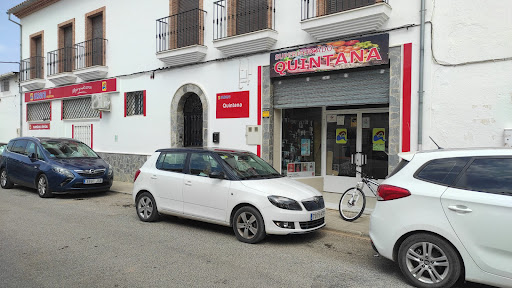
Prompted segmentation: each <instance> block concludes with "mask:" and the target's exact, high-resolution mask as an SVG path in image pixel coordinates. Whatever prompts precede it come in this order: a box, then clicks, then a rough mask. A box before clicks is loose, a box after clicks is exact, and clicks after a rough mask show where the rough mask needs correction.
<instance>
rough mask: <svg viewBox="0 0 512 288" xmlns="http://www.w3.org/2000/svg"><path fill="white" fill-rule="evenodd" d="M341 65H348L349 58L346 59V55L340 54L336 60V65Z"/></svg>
mask: <svg viewBox="0 0 512 288" xmlns="http://www.w3.org/2000/svg"><path fill="white" fill-rule="evenodd" d="M340 63H345V64H346V63H347V57H345V53H343V52H342V53H340V54H338V58H336V64H335V65H339V64H340Z"/></svg>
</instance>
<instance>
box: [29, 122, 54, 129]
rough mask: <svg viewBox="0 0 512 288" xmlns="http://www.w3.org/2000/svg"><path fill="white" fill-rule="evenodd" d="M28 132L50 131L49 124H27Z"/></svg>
mask: <svg viewBox="0 0 512 288" xmlns="http://www.w3.org/2000/svg"><path fill="white" fill-rule="evenodd" d="M28 130H50V123H40V124H28Z"/></svg>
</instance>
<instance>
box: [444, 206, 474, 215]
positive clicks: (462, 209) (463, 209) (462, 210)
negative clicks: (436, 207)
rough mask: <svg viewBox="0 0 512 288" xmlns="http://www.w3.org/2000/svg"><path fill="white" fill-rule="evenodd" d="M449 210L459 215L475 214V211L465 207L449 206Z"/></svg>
mask: <svg viewBox="0 0 512 288" xmlns="http://www.w3.org/2000/svg"><path fill="white" fill-rule="evenodd" d="M448 209H450V210H452V211H455V212H457V213H463V214H465V213H470V212H473V210H471V209H469V208H468V207H466V206H464V205H452V206H448Z"/></svg>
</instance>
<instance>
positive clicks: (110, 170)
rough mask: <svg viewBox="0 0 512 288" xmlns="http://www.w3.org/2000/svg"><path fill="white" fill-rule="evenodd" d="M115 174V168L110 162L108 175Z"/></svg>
mask: <svg viewBox="0 0 512 288" xmlns="http://www.w3.org/2000/svg"><path fill="white" fill-rule="evenodd" d="M112 175H114V168H113V167H112V165H110V164H108V176H112Z"/></svg>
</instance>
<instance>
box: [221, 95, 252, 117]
mask: <svg viewBox="0 0 512 288" xmlns="http://www.w3.org/2000/svg"><path fill="white" fill-rule="evenodd" d="M248 117H249V91H241V92H230V93H219V94H217V119H219V118H248Z"/></svg>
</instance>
